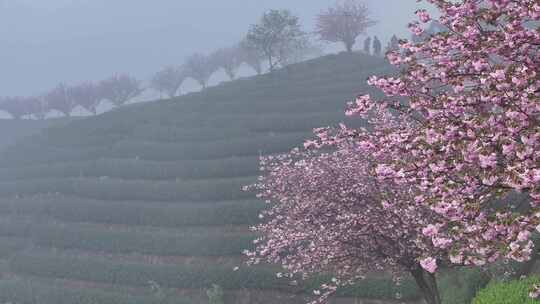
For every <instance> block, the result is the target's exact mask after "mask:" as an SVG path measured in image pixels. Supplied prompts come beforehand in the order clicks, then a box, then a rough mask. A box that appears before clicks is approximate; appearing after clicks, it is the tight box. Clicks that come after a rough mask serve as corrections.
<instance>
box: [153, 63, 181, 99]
mask: <svg viewBox="0 0 540 304" xmlns="http://www.w3.org/2000/svg"><path fill="white" fill-rule="evenodd" d="M186 78H187V76H186V72H185V71H184V69H183V68H182V67H178V66H172V65H171V66H168V67H165V68H163V69H162V70H161V71H159V72H157V73H156V74H155V75H154V77H153V78H152V81H151V86H152V88H154V89H155V90H156V91H158V92H159V97H160V98H161V95H162V93H165V94H166V95H167V96H168V97H169V98H173V97H176V95H177V94H178V91H179V90H180V87H181V86H182V83H184V80H185V79H186Z"/></svg>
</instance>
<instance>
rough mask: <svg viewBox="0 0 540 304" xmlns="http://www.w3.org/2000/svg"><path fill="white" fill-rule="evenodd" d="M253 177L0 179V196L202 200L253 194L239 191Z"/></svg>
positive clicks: (172, 200) (245, 197) (229, 198)
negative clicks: (43, 195) (173, 180)
mask: <svg viewBox="0 0 540 304" xmlns="http://www.w3.org/2000/svg"><path fill="white" fill-rule="evenodd" d="M254 181H255V179H254V178H230V179H209V180H196V181H178V182H172V181H167V182H165V181H160V182H152V181H136V180H134V181H125V180H116V179H85V178H76V179H44V180H27V181H15V182H3V183H0V197H15V196H34V195H38V194H55V193H59V194H63V195H68V196H71V195H73V196H79V197H85V198H93V199H99V200H112V201H119V200H120V201H121V200H136V201H168V202H181V201H184V202H190V201H191V202H206V201H222V200H242V199H248V198H252V197H253V194H251V193H248V192H245V191H242V187H243V186H245V185H247V184H251V183H253V182H254Z"/></svg>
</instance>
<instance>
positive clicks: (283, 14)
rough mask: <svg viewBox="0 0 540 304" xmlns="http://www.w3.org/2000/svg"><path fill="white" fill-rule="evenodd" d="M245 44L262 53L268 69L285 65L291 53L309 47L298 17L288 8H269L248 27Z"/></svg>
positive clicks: (272, 69)
mask: <svg viewBox="0 0 540 304" xmlns="http://www.w3.org/2000/svg"><path fill="white" fill-rule="evenodd" d="M245 43H246V45H247V46H248V47H249V48H250V49H253V50H256V51H257V52H258V53H261V54H264V57H265V58H266V59H267V61H268V66H269V68H270V71H271V72H272V71H274V70H275V69H276V68H277V67H279V66H282V67H283V66H285V65H286V64H287V61H289V60H290V58H291V55H292V56H293V57H294V54H297V53H298V52H302V51H303V50H305V49H307V48H309V46H310V43H309V39H308V37H307V34H306V32H304V31H303V30H302V28H301V24H300V19H299V18H298V17H297V16H295V15H293V14H292V13H291V12H290V11H288V10H269V11H267V12H265V13H264V14H263V16H262V18H261V20H260V22H259V23H258V24H254V25H252V26H251V27H250V29H249V31H248V34H247V35H246V38H245Z"/></svg>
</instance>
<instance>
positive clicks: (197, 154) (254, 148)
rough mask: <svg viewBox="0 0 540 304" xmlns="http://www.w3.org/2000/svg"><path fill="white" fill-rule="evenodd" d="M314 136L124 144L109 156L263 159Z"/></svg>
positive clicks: (306, 134)
mask: <svg viewBox="0 0 540 304" xmlns="http://www.w3.org/2000/svg"><path fill="white" fill-rule="evenodd" d="M310 135H311V132H310V133H292V134H283V135H282V134H278V135H275V136H259V137H255V138H242V139H232V140H220V141H214V142H208V143H176V144H174V143H168V144H166V143H155V142H140V141H122V142H119V143H118V144H117V145H115V146H114V148H113V150H112V151H111V154H110V155H107V156H109V157H113V158H138V159H144V160H155V161H176V160H186V159H191V160H206V159H219V158H228V157H245V156H260V155H261V154H273V153H282V152H287V151H290V150H291V149H292V148H294V147H297V146H299V145H301V144H302V143H303V142H304V140H305V139H306V138H307V137H309V136H310Z"/></svg>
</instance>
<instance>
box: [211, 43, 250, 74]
mask: <svg viewBox="0 0 540 304" xmlns="http://www.w3.org/2000/svg"><path fill="white" fill-rule="evenodd" d="M211 57H212V60H214V61H215V63H216V65H217V66H218V67H219V68H223V70H225V73H226V74H227V76H229V79H230V80H234V79H235V78H236V72H237V71H238V68H239V67H240V65H242V61H243V58H242V53H241V49H240V47H239V46H234V47H228V48H222V49H219V50H217V51H215V52H214V53H212V55H211Z"/></svg>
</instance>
